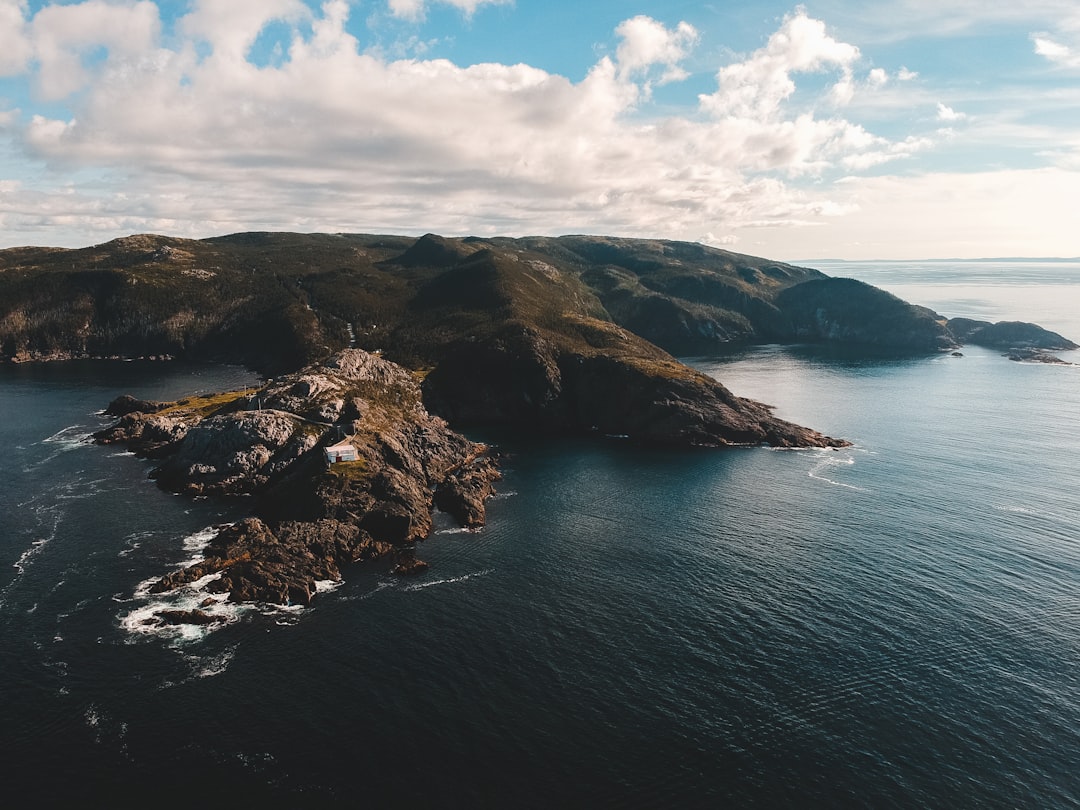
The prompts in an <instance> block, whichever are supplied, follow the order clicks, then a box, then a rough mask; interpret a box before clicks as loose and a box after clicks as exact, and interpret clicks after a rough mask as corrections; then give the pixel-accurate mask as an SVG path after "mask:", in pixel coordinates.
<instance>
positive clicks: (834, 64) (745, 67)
mask: <svg viewBox="0 0 1080 810" xmlns="http://www.w3.org/2000/svg"><path fill="white" fill-rule="evenodd" d="M858 58H859V49H858V48H857V47H855V46H854V45H849V44H847V43H845V42H838V41H837V40H835V39H833V38H832V37H830V36H829V35H828V34H827V33H826V31H825V24H824V23H823V22H821V21H820V20H814V19H811V18H810V17H808V16H807V15H806V11H805V9H801V8H800V9H799V10H798V11H796V13H795V14H792V15H789V16H788V17H786V18H785V19H784V23H783V25H782V27H781V28H780V30H779V31H777V32H776V33H774V34H773V35H772V36H771V37H769V41H768V43H767V44H766V45H765V47H763V48H761V49H759V50H757V51H755V52H754V53H753V54H752V55H751V56H750V57H749V58H748V59H747V60H746V61H744V62H736V63H735V64H732V65H727V66H726V67H722V68H721V69H720V72H719V73H718V74H717V77H716V78H717V82H718V84H719V89H718V90H717V91H716V92H715V93H712V94H710V95H702V96H701V97H700V102H701V107H702V109H703V110H705V111H707V112H709V113H711V114H712V115H714V116H716V117H725V116H733V117H737V118H753V119H758V120H762V119H768V118H771V117H773V116H774V115H775V114H776V113H777V112H778V111H779V109H780V105H781V103H782V102H784V101H785V100H786V99H787V98H788V97H790V96H791V95H792V94H793V93H794V92H795V82H794V80H793V79H792V78H791V77H792V74H793V73H816V72H820V71H824V70H828V69H839V70H840V71H841V72H842V74H843V76H842V78H841V81H840V85H846V84H847V83H848V82H849V81H850V75H851V69H852V65H853V64H854V63H855V61H856V60H857V59H858ZM839 95H840V96H841V97H843V96H845V95H846V90H841V91H840V93H839Z"/></svg>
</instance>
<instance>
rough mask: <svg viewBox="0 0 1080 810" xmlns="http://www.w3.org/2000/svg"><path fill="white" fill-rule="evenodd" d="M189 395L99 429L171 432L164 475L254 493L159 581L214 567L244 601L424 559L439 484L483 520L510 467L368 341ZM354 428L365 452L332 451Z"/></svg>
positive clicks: (168, 583) (159, 587) (446, 498)
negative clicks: (244, 387)
mask: <svg viewBox="0 0 1080 810" xmlns="http://www.w3.org/2000/svg"><path fill="white" fill-rule="evenodd" d="M132 401H134V400H132ZM183 402H184V401H181V403H183ZM181 403H170V404H168V407H167V408H163V409H160V411H159V412H158V413H155V414H146V413H139V412H129V413H127V414H125V415H124V416H122V417H121V418H120V420H119V421H118V422H117V424H116V425H114V426H113V427H112V428H109V429H108V430H106V431H101V432H100V434H98V441H101V442H103V443H112V442H126V443H129V445H136V446H138V447H140V448H142V447H145V446H148V444H149V443H152V442H153V441H156V440H161V442H162V443H161V444H160V445H155V447H158V449H159V450H161V448H166V449H167V452H168V457H167V458H165V459H164V461H162V463H161V464H160V465H159V466H158V467H157V468H156V469H155V470H154V472H153V473H152V475H153V476H154V477H155V478H156V479H157V482H158V485H159V486H161V487H163V488H165V489H168V490H170V491H174V492H182V493H186V494H191V495H230V494H241V493H243V494H252V495H254V496H255V500H254V502H253V506H254V509H253V512H254V514H253V515H252V516H251V517H249V518H247V519H245V520H242V521H240V522H238V523H236V524H234V525H231V526H227V527H222V528H221V529H220V530H219V532H218V534H217V536H216V537H215V538H214V539H213V540H212V541H211V542H210V543H209V544H208V546H207V548H206V550H205V552H204V557H203V559H202V560H200V561H199V562H197V563H195V564H194V565H190V566H188V567H186V568H183V569H181V570H178V571H174V572H172V573H171V574H168V575H167V576H164V577H162V578H161V579H160V580H159V581H158V582H156V583H155V584H154V585H153V586H152V588H151V592H153V593H162V592H165V591H170V590H174V589H176V588H179V587H181V586H184V585H187V584H190V583H193V582H195V581H197V580H201V579H203V578H204V577H210V576H211V575H213V578H212V579H211V580H209V581H208V583H207V584H206V589H207V590H209V591H210V592H213V593H227V594H228V595H229V598H230V599H231V600H233V601H261V602H272V603H278V604H308V603H310V601H311V600H312V599H313V598H314V597H315V594H316V592H317V590H318V588H317V583H318V582H320V581H327V580H329V581H337V580H340V579H341V576H342V574H341V569H342V566H345V565H348V564H351V563H354V562H362V561H370V560H375V559H380V558H395V559H397V560H398V564H399V566H400V565H401V564H402V563H403V561H405V560H412V562H410V563H409V564H408V565H407V566H406V567H407V568H408V570H409V572H410V573H418V572H419V571H421V570H422V568H423V567H424V564H423V563H421V562H420V561H418V560H416V559H415V554H414V552H413V549H414V545H415V543H416V542H418V541H421V540H424V539H425V538H426V537H427V536H428V535H429V534H430V533H431V528H432V517H431V512H432V509H433V508H434V507H435V503H436V498H438V501H439V504H440V508H445V510H446V511H448V512H450V513H451V514H453V515H454V516H455V517H458V518H459V519H460V521H461V523H462V525H465V526H469V527H477V526H481V525H483V522H484V501H485V500H486V499H487V498H488V497H489V496H490V495H491V494H492V492H493V491H494V490H493V488H492V482H494V481H495V480H497V479H498V477H499V474H498V470H497V467H496V461H495V459H494V457H493V456H492V455H491V454H489V452H488V449H487V448H486V447H485V446H484V445H481V444H477V443H475V442H472V441H469V440H468V439H466V438H465V437H464V436H462V435H461V434H459V433H457V432H455V431H453V430H451V429H450V427H449V426H448V425H447V424H446V422H445V421H443V420H442V419H440V418H438V417H435V416H432V415H431V414H429V413H428V412H427V411H426V410H425V409H424V407H423V405H422V403H421V399H420V388H419V385H418V383H417V381H416V379H415V378H414V376H413V375H412V374H411V373H409V372H408V371H406V370H405V369H403V368H401V367H400V366H397V365H395V364H393V363H389V362H387V361H385V360H383V359H381V358H379V357H377V356H375V355H371V354H368V353H366V352H363V351H360V350H353V349H349V350H345V351H343V352H341V353H339V354H337V355H335V356H333V357H331V358H330V359H329V360H328V361H326V362H325V363H323V364H322V365H317V366H311V367H308V368H306V369H304V370H303V371H302V372H299V373H297V374H294V375H287V376H284V377H281V378H279V379H276V380H274V381H272V382H270V383H267V385H265V386H264V387H263V388H262V389H261V390H259V391H257V392H254V393H252V392H238V393H236V394H233V395H217V396H211V397H202V398H198V399H193V400H189V401H187V405H186V406H185V405H184V404H181ZM155 405H157V403H155ZM252 406H254V407H255V408H256V410H251V409H250V408H251V407H252ZM335 414H336V415H337V418H336V419H335V420H334V421H325V422H324V421H322V420H321V419H318V418H316V417H333V416H334V415H335ZM342 436H347V437H348V439H349V442H350V443H351V444H352V445H353V447H354V449H355V450H356V455H357V458H356V460H355V461H347V462H346V461H343V462H338V463H334V464H328V463H327V460H326V458H325V454H324V452H323V449H324V447H326V446H327V445H329V444H332V443H333V442H335V441H337V440H338V439H339V438H341V437H342ZM164 440H168V441H167V443H165V441H164ZM436 493H440V494H439V495H436Z"/></svg>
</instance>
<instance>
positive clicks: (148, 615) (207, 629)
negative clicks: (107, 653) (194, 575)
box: [117, 572, 250, 643]
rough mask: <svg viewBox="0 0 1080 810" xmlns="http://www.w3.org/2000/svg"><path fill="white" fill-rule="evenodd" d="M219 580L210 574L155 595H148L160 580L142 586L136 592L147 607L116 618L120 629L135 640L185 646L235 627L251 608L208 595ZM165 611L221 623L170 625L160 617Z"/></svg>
mask: <svg viewBox="0 0 1080 810" xmlns="http://www.w3.org/2000/svg"><path fill="white" fill-rule="evenodd" d="M220 578H221V573H220V572H218V573H216V574H208V575H206V576H205V577H200V578H199V579H197V580H195V581H194V582H191V583H188V584H187V585H182V586H181V587H179V588H177V589H175V590H173V591H169V592H167V593H162V594H153V595H151V594H150V592H149V586H150V585H151V584H153V583H154V582H156V581H157V579H158V578H157V577H155V578H153V579H150V580H147V581H146V582H143V583H140V585H139V587H138V588H137V589H136V591H135V599H136V600H138V601H142V602H144V604H142V605H140V606H139V607H136V608H134V609H132V610H129V611H128V612H127V613H123V614H120V615H119V616H118V617H117V618H118V620H119V622H120V627H121V628H122V629H123V630H125V631H126V632H127V633H128V634H129V635H130V636H131V637H132V638H135V637H139V636H155V637H158V638H164V639H169V640H172V641H176V642H178V643H184V642H189V641H197V640H199V639H201V638H204V637H206V636H207V635H209V634H210V633H212V632H214V631H216V630H220V629H221V628H222V627H225V626H227V625H229V624H233V623H234V622H236V621H239V619H240V617H241V616H243V614H244V613H246V612H248V611H249V610H250V607H249V606H247V605H238V604H236V603H234V602H230V601H229V596H228V594H224V593H209V592H207V590H206V587H207V586H208V585H209V584H210V583H212V582H214V581H216V580H218V579H220ZM166 610H199V611H201V612H202V613H205V614H206V615H207V616H210V617H212V618H215V619H217V620H218V621H216V622H214V623H213V624H168V623H166V622H165V621H163V620H162V619H160V618H159V616H158V614H160V613H162V612H163V611H166Z"/></svg>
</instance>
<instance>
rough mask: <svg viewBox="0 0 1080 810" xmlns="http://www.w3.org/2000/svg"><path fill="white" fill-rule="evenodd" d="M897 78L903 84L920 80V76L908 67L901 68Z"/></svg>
mask: <svg viewBox="0 0 1080 810" xmlns="http://www.w3.org/2000/svg"><path fill="white" fill-rule="evenodd" d="M896 78H897V79H898V80H899V81H902V82H910V81H914V80H915V79H917V78H919V74H918V73H917V72H916V71H914V70H908V69H907V68H906V67H903V66H901V68H900V70H899V72H898V73H897V74H896Z"/></svg>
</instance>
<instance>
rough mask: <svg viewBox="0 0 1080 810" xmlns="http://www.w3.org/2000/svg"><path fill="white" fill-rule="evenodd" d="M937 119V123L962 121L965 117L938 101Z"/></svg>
mask: <svg viewBox="0 0 1080 810" xmlns="http://www.w3.org/2000/svg"><path fill="white" fill-rule="evenodd" d="M937 118H938V120H939V121H963V120H964V119H965V118H967V116H966V115H965V114H964V113H962V112H957V111H956V110H954V109H953V108H952V107H949V106H948V105H946V104H942V103H941V102H940V101H939V102H938V104H937Z"/></svg>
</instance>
